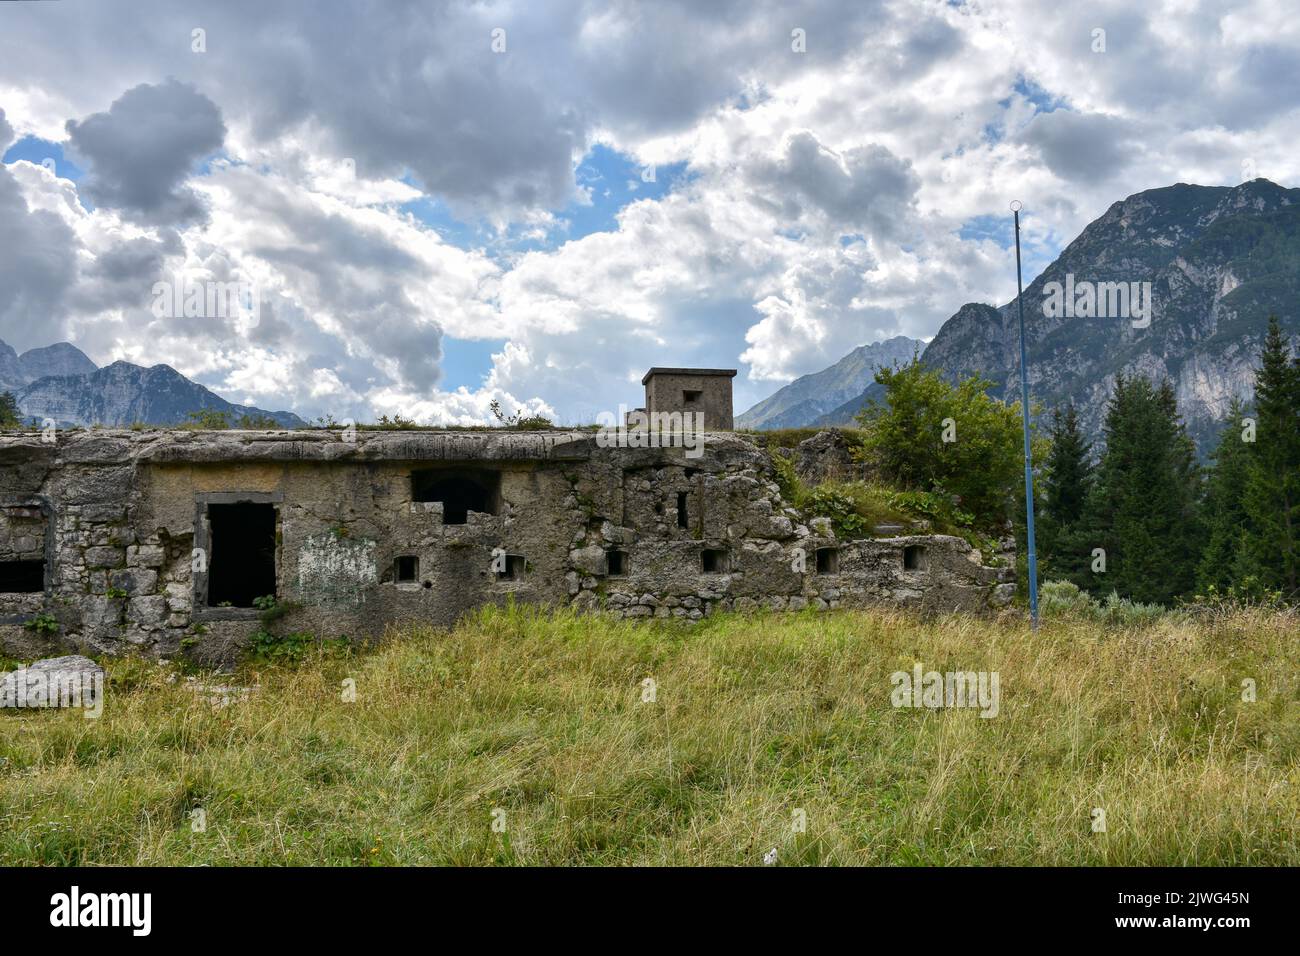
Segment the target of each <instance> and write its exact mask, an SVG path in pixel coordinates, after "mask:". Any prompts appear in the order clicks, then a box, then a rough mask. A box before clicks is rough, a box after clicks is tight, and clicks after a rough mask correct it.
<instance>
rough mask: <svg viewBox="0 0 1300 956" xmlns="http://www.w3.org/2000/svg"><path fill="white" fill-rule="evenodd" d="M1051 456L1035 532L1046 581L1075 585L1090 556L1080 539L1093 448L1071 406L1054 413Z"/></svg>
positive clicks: (1044, 474)
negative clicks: (1065, 582) (1080, 428)
mask: <svg viewBox="0 0 1300 956" xmlns="http://www.w3.org/2000/svg"><path fill="white" fill-rule="evenodd" d="M1048 434H1049V437H1050V439H1051V442H1052V444H1051V451H1050V452H1049V453H1048V457H1047V463H1046V466H1045V467H1044V470H1043V482H1042V488H1043V497H1042V501H1043V503H1042V514H1041V516H1040V517H1039V522H1038V527H1039V528H1040V529H1041V530H1040V540H1041V542H1042V553H1043V568H1044V571H1045V574H1046V575H1047V576H1051V577H1055V578H1065V579H1068V580H1073V581H1075V582H1076V583H1078V582H1079V580H1081V576H1082V575H1083V574H1084V573H1085V572H1086V571H1087V567H1088V564H1089V562H1090V560H1091V552H1090V549H1089V548H1088V545H1087V535H1086V534H1084V535H1081V532H1082V531H1083V521H1084V518H1085V511H1086V508H1087V504H1088V495H1089V493H1090V491H1091V489H1092V480H1093V475H1092V472H1093V468H1092V461H1091V458H1090V449H1091V443H1090V442H1089V441H1088V440H1087V438H1085V437H1084V435H1083V433H1082V432H1081V431H1080V430H1079V415H1078V412H1077V411H1076V410H1075V407H1074V406H1073V405H1068V406H1066V408H1065V411H1064V412H1062V411H1061V409H1059V408H1058V409H1056V410H1055V411H1054V412H1053V413H1052V424H1051V427H1050V429H1049V432H1048Z"/></svg>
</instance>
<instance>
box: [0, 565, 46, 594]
mask: <svg viewBox="0 0 1300 956" xmlns="http://www.w3.org/2000/svg"><path fill="white" fill-rule="evenodd" d="M44 590H45V562H44V561H0V593H4V594H24V593H27V594H30V593H31V592H33V591H44Z"/></svg>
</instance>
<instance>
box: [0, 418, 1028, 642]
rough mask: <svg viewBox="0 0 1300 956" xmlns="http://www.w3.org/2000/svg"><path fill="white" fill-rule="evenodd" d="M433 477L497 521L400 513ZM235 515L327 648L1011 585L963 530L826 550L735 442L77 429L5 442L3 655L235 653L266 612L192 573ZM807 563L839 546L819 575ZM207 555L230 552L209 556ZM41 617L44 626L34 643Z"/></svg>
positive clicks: (292, 627) (293, 625) (925, 598)
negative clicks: (595, 616) (259, 534)
mask: <svg viewBox="0 0 1300 956" xmlns="http://www.w3.org/2000/svg"><path fill="white" fill-rule="evenodd" d="M426 469H435V470H442V471H446V472H448V473H457V474H465V473H471V474H472V473H474V472H475V471H481V472H483V473H490V476H491V478H492V481H493V482H494V483H496V484H497V486H498V487H497V493H496V501H497V505H496V508H495V510H496V512H497V513H495V514H486V513H479V512H471V513H470V514H469V515H468V517H467V519H466V522H465V523H464V524H444V523H443V517H444V516H443V506H442V505H441V504H440V503H438V502H429V501H417V500H414V498H415V493H414V487H415V486H414V485H413V482H412V472H415V471H422V470H426ZM238 501H249V502H254V503H259V504H261V505H264V506H266V507H270V508H273V509H274V512H275V523H274V529H275V540H274V552H275V554H274V581H275V584H274V589H275V594H276V597H277V599H278V600H279V601H281V602H282V603H286V604H289V605H290V606H291V608H292V609H291V610H290V612H289V613H288V614H287V615H286V616H285V617H283V618H282V619H281V620H279V621H277V622H276V624H275V630H276V632H277V633H289V632H310V633H312V634H314V635H316V636H318V637H320V638H332V637H338V636H344V635H346V636H348V637H352V638H360V637H372V636H379V635H382V634H383V633H384V632H385V630H386V628H388V626H389V625H395V624H400V623H402V622H404V621H412V622H429V623H434V624H451V623H453V622H454V621H455V620H456V618H457V617H459V616H460V615H461V614H463V613H464V612H465V611H467V610H469V609H471V608H474V607H477V606H480V605H482V604H487V603H494V602H496V603H500V602H504V601H506V600H508V599H510V598H511V597H513V598H514V599H516V600H522V601H527V602H531V603H542V604H550V605H555V606H562V605H569V604H571V605H573V606H576V607H578V608H580V609H584V610H593V611H594V610H604V611H606V612H608V613H613V614H617V615H621V616H626V617H651V616H653V617H660V618H664V617H678V618H689V619H698V618H700V617H703V616H704V615H706V614H709V613H711V612H713V611H716V610H730V609H742V610H743V609H750V608H757V607H771V608H796V609H797V608H802V607H806V606H812V607H817V608H830V607H838V606H850V605H855V604H863V603H869V602H877V601H883V602H889V603H899V604H910V605H918V606H923V607H932V608H941V609H950V608H966V609H979V608H985V607H988V606H990V605H997V604H1001V603H1004V602H1005V601H1006V600H1008V599H1009V597H1010V590H1011V585H1010V583H1009V581H1010V575H1011V572H1010V570H1009V569H1006V568H993V567H987V566H985V565H984V564H983V563H982V562H981V556H980V555H979V553H978V552H975V551H972V550H971V548H970V547H969V545H967V544H966V542H964V541H962V540H961V539H958V538H950V537H943V536H924V537H913V538H895V539H878V540H863V541H853V542H840V541H837V540H836V539H835V537H834V534H833V533H832V531H831V529H830V527H829V525H828V523H827V522H825V521H824V520H818V521H813V522H810V523H805V522H803V521H802V519H801V518H800V516H799V515H798V514H797V513H796V512H795V511H793V509H790V508H789V507H787V505H786V503H785V502H784V501H783V500H782V499H781V496H780V493H779V490H778V489H777V486H776V484H775V483H774V481H773V475H772V470H771V462H770V460H769V459H768V457H767V455H766V454H765V453H763V452H762V451H760V450H759V449H757V448H756V447H755V446H753V445H752V444H750V443H749V442H747V441H745V440H743V439H741V438H739V437H736V436H734V435H729V434H712V435H709V436H708V440H707V441H706V443H705V452H704V454H703V455H702V456H701V457H699V458H692V459H687V458H685V457H684V455H683V453H682V451H681V450H680V449H652V448H647V449H630V448H601V447H599V446H598V445H597V444H596V442H595V441H594V439H593V438H592V436H591V435H590V433H585V432H543V433H517V432H506V431H501V430H498V431H484V432H405V433H404V432H361V433H359V434H358V435H357V436H356V440H355V441H354V442H348V441H344V440H341V438H340V436H339V435H338V434H337V433H330V432H322V431H310V432H206V433H204V432H188V431H176V432H129V431H79V432H67V433H64V434H62V435H61V436H60V437H59V440H58V441H57V442H56V443H54V444H45V443H43V442H41V440H40V438H39V436H34V435H33V436H12V435H11V436H4V437H0V560H5V559H6V557H7V556H16V555H23V556H29V555H33V554H36V555H43V556H45V558H46V561H47V567H46V576H45V580H46V587H45V588H44V589H43V590H42V591H41V592H39V593H0V649H3V651H4V652H5V653H7V654H9V655H10V656H15V657H28V656H38V655H43V654H48V653H51V652H54V651H57V650H70V649H78V650H85V651H91V652H99V653H109V654H117V653H123V652H127V651H132V650H135V651H139V652H143V653H146V654H150V655H164V656H174V655H178V654H186V655H189V656H191V657H194V658H196V659H199V660H203V661H206V662H214V663H215V662H228V661H230V660H232V659H233V658H234V657H236V656H237V655H238V653H239V651H240V649H241V647H242V645H243V644H244V642H245V641H246V640H247V638H248V636H249V635H250V634H252V633H253V632H254V631H256V630H257V629H258V628H259V627H261V626H262V625H261V623H260V621H259V612H258V611H257V610H256V609H254V608H247V607H221V606H217V607H213V606H210V604H209V602H208V600H207V594H208V591H207V586H206V585H207V580H208V577H209V575H210V574H211V573H213V569H212V568H209V567H207V564H206V562H207V559H208V557H209V539H208V533H209V530H210V528H209V521H208V518H209V516H210V515H211V511H210V510H209V509H210V508H211V507H212V505H213V504H220V503H231V502H238ZM679 503H680V504H681V506H682V508H681V509H680V511H679ZM909 546H912V547H919V548H922V549H924V552H925V553H924V557H923V560H922V561H921V562H920V567H918V568H915V569H908V568H905V567H904V559H903V553H904V548H906V547H909ZM818 548H832V549H835V551H836V553H835V560H834V561H833V562H830V561H828V562H826V565H827V566H826V567H824V568H823V572H822V573H818V570H817V560H816V551H817V549H818ZM196 549H197V550H196ZM611 551H616V552H618V553H619V555H621V561H622V563H623V567H622V568H621V569H620V568H618V567H617V566H616V565H617V563H618V561H619V560H620V558H619V557H618V556H616V557H615V559H614V564H615V566H614V567H613V568H611V559H610V552H611ZM706 551H709V552H713V553H714V556H715V561H714V565H713V567H712V569H711V570H706V569H705V565H704V560H705V558H704V557H703V553H704V552H706ZM800 552H802V554H803V555H804V558H803V563H802V564H801V562H800ZM502 555H514V556H517V557H516V559H515V561H514V562H513V566H514V567H513V570H515V571H516V572H517V573H516V574H514V575H513V576H507V575H501V574H498V573H497V572H498V570H499V569H500V568H501V565H502ZM399 556H407V557H412V558H415V559H416V562H418V575H417V576H416V577H415V580H412V581H410V582H401V581H398V580H396V573H395V572H396V559H397V558H398V557H399ZM231 557H232V556H231V555H229V554H227V555H225V559H226V560H230V559H231ZM211 558H212V560H213V562H216V561H220V560H222V559H223V557H222V555H221V553H220V546H219V545H218V546H217V548H216V550H215V552H214V553H213V554H212V555H211ZM611 571H614V572H618V571H621V573H611ZM38 614H40V615H48V616H50V617H52V618H54V619H56V620H57V622H58V629H57V631H51V630H50V629H49V628H48V627H47V628H45V629H36V628H34V627H32V626H31V623H32V621H33V618H34V617H35V616H36V615H38Z"/></svg>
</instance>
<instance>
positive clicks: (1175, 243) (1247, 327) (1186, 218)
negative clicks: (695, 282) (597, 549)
mask: <svg viewBox="0 0 1300 956" xmlns="http://www.w3.org/2000/svg"><path fill="white" fill-rule="evenodd" d="M1067 276H1072V277H1073V278H1074V279H1076V280H1083V281H1086V282H1091V283H1107V282H1125V283H1132V282H1138V283H1143V282H1149V283H1150V290H1151V304H1152V314H1151V321H1150V324H1149V325H1148V326H1146V327H1144V328H1139V327H1135V326H1134V324H1133V318H1132V316H1104V317H1102V316H1086V317H1065V316H1059V315H1058V316H1054V317H1053V316H1049V315H1048V314H1047V312H1046V310H1045V309H1044V302H1045V300H1046V298H1047V296H1046V295H1045V294H1044V287H1045V286H1046V285H1047V284H1048V283H1050V282H1061V283H1064V282H1065V280H1066V277H1067ZM1017 301H1022V302H1023V304H1024V309H1025V328H1026V336H1025V337H1026V348H1027V352H1028V356H1029V373H1030V383H1029V384H1030V397H1031V401H1032V402H1034V403H1035V404H1037V405H1039V406H1041V408H1042V410H1043V411H1044V412H1046V411H1050V409H1052V408H1053V407H1056V406H1058V405H1061V404H1064V403H1065V402H1073V403H1074V404H1075V405H1076V406H1077V407H1078V409H1079V414H1080V419H1081V424H1082V426H1083V428H1084V430H1085V431H1086V432H1087V433H1088V434H1089V436H1090V437H1092V438H1093V439H1094V440H1097V439H1099V438H1100V436H1101V426H1102V422H1103V420H1104V417H1105V407H1106V403H1107V400H1108V399H1109V396H1110V392H1111V390H1112V388H1113V386H1114V381H1115V377H1116V375H1118V374H1141V375H1146V376H1148V377H1151V378H1154V379H1162V378H1169V380H1170V381H1171V383H1172V384H1173V386H1174V390H1175V394H1176V396H1177V398H1178V405H1179V410H1180V411H1181V412H1182V414H1183V416H1184V419H1185V421H1186V422H1187V426H1188V430H1189V432H1190V433H1191V434H1192V436H1193V437H1194V438H1195V439H1196V440H1197V443H1198V445H1199V446H1200V447H1201V449H1202V451H1204V450H1205V448H1206V446H1207V445H1208V444H1209V442H1210V441H1211V440H1212V439H1213V437H1214V435H1215V434H1217V432H1218V429H1219V428H1220V427H1221V425H1222V419H1223V417H1224V415H1225V414H1226V412H1227V409H1228V405H1229V403H1230V402H1231V400H1232V398H1233V397H1237V398H1242V399H1244V400H1249V398H1250V396H1251V394H1252V389H1253V380H1254V368H1255V365H1256V364H1257V359H1258V355H1259V350H1260V348H1261V346H1262V341H1263V335H1264V331H1265V328H1266V325H1267V319H1268V315H1269V314H1270V313H1272V314H1276V315H1277V316H1278V318H1279V321H1280V322H1281V324H1282V327H1283V329H1284V331H1286V332H1287V333H1288V334H1289V335H1290V337H1291V338H1292V339H1293V340H1295V339H1297V338H1300V307H1298V306H1297V303H1298V302H1300V189H1288V188H1285V187H1283V186H1279V185H1278V184H1276V183H1273V182H1270V181H1269V180H1265V179H1256V180H1252V181H1250V182H1247V183H1242V184H1240V185H1238V186H1198V185H1193V184H1188V183H1176V184H1174V185H1172V186H1163V187H1159V188H1157V189H1151V190H1144V191H1142V192H1138V193H1134V194H1133V195H1131V196H1128V197H1127V198H1125V199H1122V200H1118V201H1116V202H1114V203H1112V204H1111V206H1110V207H1109V208H1108V209H1107V210H1106V212H1104V213H1103V214H1102V215H1101V216H1099V217H1098V218H1097V219H1095V220H1093V221H1092V222H1091V223H1089V224H1088V225H1087V226H1086V227H1085V228H1084V229H1083V230H1082V231H1081V232H1080V233H1079V235H1078V236H1076V237H1075V239H1074V240H1073V241H1071V242H1070V243H1069V244H1068V245H1067V246H1066V247H1065V248H1064V249H1063V250H1062V251H1061V253H1060V254H1059V255H1058V256H1057V257H1056V259H1055V260H1053V262H1052V263H1051V264H1050V265H1048V266H1047V268H1045V269H1044V270H1043V271H1042V272H1041V273H1040V274H1039V275H1038V276H1036V277H1034V279H1033V280H1032V281H1031V282H1030V283H1029V285H1028V286H1026V287H1025V290H1024V293H1023V295H1022V297H1020V299H1019V300H1017V299H1012V300H1011V301H1010V302H1008V303H1006V304H1004V305H1002V306H997V307H995V306H992V305H988V304H985V303H977V302H976V303H966V304H965V305H963V306H961V308H959V309H958V310H957V311H956V312H955V313H954V314H953V315H952V316H951V317H950V318H949V319H948V320H947V321H946V322H945V323H944V324H943V326H942V327H941V328H940V329H939V331H938V333H937V334H936V335H935V337H934V338H933V339H931V341H930V343H929V345H927V346H926V348H925V351H924V352H923V353H922V355H921V361H922V362H923V363H924V364H925V365H927V366H929V367H931V368H935V369H937V370H938V371H939V372H940V373H941V374H943V375H944V377H945V378H947V379H949V380H950V381H954V382H955V381H960V380H962V379H964V378H967V377H969V376H970V375H974V374H980V375H983V376H984V377H985V378H988V379H990V380H991V381H992V382H993V385H992V387H991V389H990V391H991V393H992V394H994V395H995V396H996V397H998V398H1002V399H1005V400H1008V401H1015V400H1016V398H1018V396H1019V389H1020V375H1019V320H1018V312H1017V308H1016V305H1017ZM814 374H815V373H814ZM881 392H882V390H881V388H880V386H878V385H876V384H874V382H873V383H871V384H869V385H867V386H866V387H865V388H864V389H863V390H862V391H861V392H860V393H859V394H858V395H857V396H855V397H853V398H851V399H849V400H848V401H846V402H844V403H843V404H841V405H839V406H837V407H836V408H834V409H832V410H829V411H828V412H826V413H825V414H823V415H821V416H820V417H817V418H814V419H811V420H809V421H805V422H802V424H804V425H823V426H824V425H846V424H851V423H852V420H853V416H854V414H856V412H857V411H859V410H860V409H861V408H862V407H863V406H864V405H865V404H866V403H867V401H868V400H870V399H871V398H872V397H878V396H879V395H880V394H881Z"/></svg>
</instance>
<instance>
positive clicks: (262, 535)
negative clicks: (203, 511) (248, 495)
mask: <svg viewBox="0 0 1300 956" xmlns="http://www.w3.org/2000/svg"><path fill="white" fill-rule="evenodd" d="M208 531H209V536H208V606H209V607H253V599H254V598H259V597H267V596H271V597H274V596H275V506H274V505H271V504H255V503H253V502H248V501H241V502H239V503H237V504H223V505H213V504H210V505H208Z"/></svg>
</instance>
